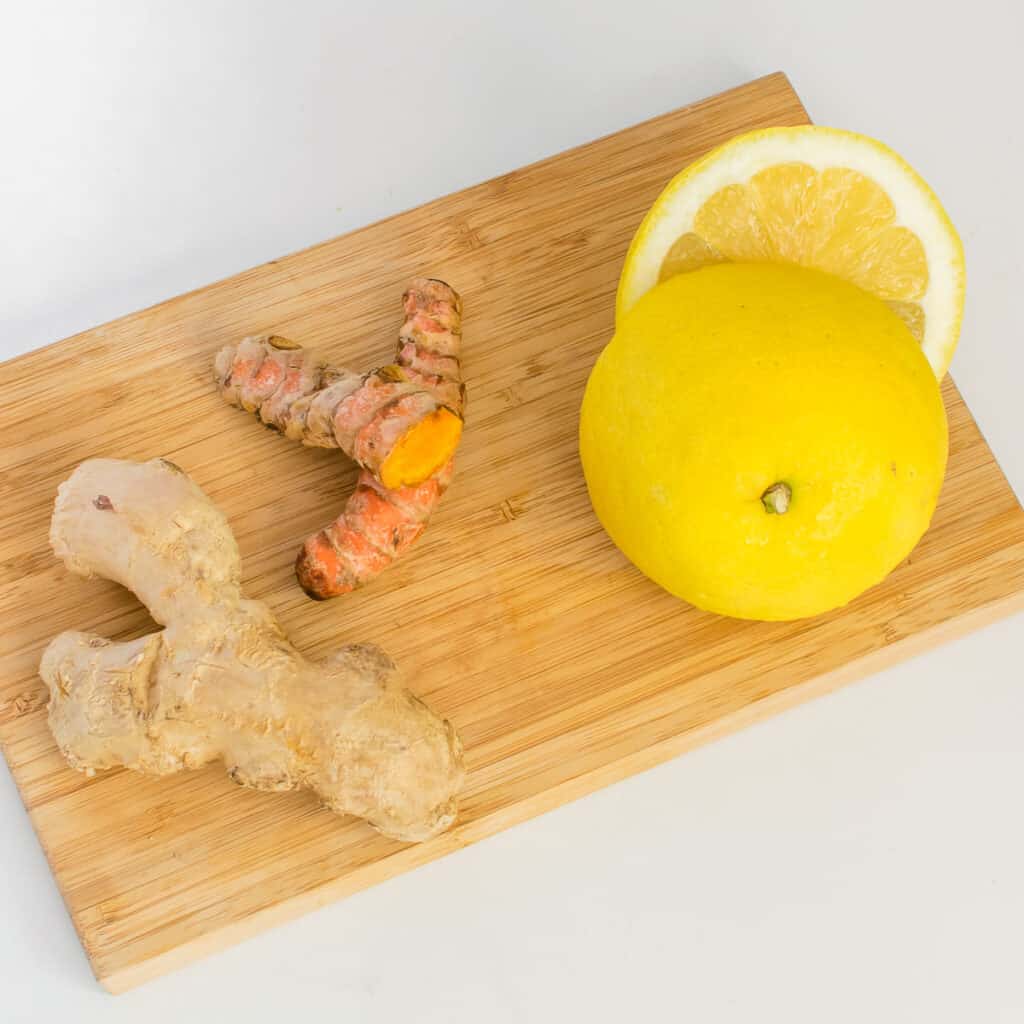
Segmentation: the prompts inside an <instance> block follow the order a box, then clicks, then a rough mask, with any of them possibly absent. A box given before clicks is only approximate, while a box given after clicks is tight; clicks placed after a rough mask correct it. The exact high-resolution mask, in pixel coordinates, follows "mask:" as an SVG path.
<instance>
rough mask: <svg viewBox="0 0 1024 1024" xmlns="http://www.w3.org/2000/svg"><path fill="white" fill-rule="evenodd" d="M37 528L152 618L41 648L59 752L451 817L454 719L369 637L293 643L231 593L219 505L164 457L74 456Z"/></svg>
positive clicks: (396, 830) (455, 773) (91, 761)
mask: <svg viewBox="0 0 1024 1024" xmlns="http://www.w3.org/2000/svg"><path fill="white" fill-rule="evenodd" d="M50 542H51V544H52V546H53V549H54V552H55V553H56V554H57V556H58V557H59V558H61V559H62V560H63V561H64V564H65V565H66V566H67V567H68V569H70V570H71V571H72V572H76V573H78V574H80V575H83V576H101V577H104V578H106V579H110V580H115V581H117V582H118V583H121V584H122V585H123V586H125V587H128V588H129V589H130V590H133V591H134V592H135V593H136V594H137V595H138V596H139V598H140V600H142V602H143V603H144V604H145V605H146V606H147V607H148V608H149V610H150V612H151V613H152V616H153V618H154V619H155V620H156V621H157V622H158V623H160V624H161V625H162V626H163V629H162V630H161V631H160V632H158V633H153V634H150V635H149V636H145V637H141V638H140V639H138V640H132V641H129V642H127V643H113V642H111V641H109V640H106V639H104V638H102V637H99V636H95V635H92V634H87V633H75V632H69V633H62V634H61V635H60V636H58V637H56V638H55V639H54V640H53V641H52V642H51V643H50V645H49V646H48V647H47V648H46V651H45V652H44V654H43V658H42V663H41V665H40V669H39V672H40V675H41V676H42V678H43V680H44V681H45V682H46V685H47V686H48V687H49V690H50V704H49V724H50V729H51V730H52V732H53V735H54V737H55V739H56V741H57V745H58V746H59V747H60V750H61V752H62V753H63V755H64V756H65V758H66V759H67V760H68V762H69V763H70V764H71V765H72V767H74V768H77V769H78V770H80V771H84V772H87V773H88V774H92V773H93V772H94V771H96V770H97V769H104V768H113V767H115V766H120V765H123V766H125V767H127V768H131V769H134V770H136V771H141V772H147V773H150V774H155V775H165V774H169V773H171V772H177V771H180V770H182V769H185V768H199V767H201V766H203V765H206V764H209V763H210V762H213V761H217V760H223V762H224V764H225V766H226V768H227V770H228V773H229V775H230V776H231V778H232V779H234V781H235V782H238V783H240V784H241V785H244V786H251V787H253V788H255V789H262V790H271V791H280V790H290V789H297V788H300V787H308V788H309V789H312V790H313V791H314V792H315V793H316V794H317V796H319V798H320V799H321V800H322V801H323V802H324V803H325V804H326V805H327V806H328V807H329V808H331V810H334V811H336V812H338V813H339V814H354V815H357V816H359V817H361V818H365V819H366V820H367V821H369V822H370V824H372V825H374V826H375V827H376V828H377V829H379V830H380V831H381V832H383V833H384V834H385V835H388V836H391V837H393V838H396V839H401V840H408V841H417V840H422V839H427V838H428V837H430V836H432V835H435V834H436V833H438V832H441V831H443V830H444V829H446V828H447V827H448V826H449V825H450V824H451V823H452V822H453V821H454V819H455V815H456V802H455V794H456V792H457V791H458V789H459V788H460V786H461V783H462V776H463V769H462V748H461V745H460V743H459V740H458V737H457V736H456V734H455V731H454V729H453V728H452V726H451V724H450V723H449V722H447V721H445V720H444V719H442V718H440V717H438V716H437V715H436V714H434V712H432V711H431V710H430V709H429V708H428V707H427V706H426V705H425V704H423V703H422V702H421V701H419V700H418V699H417V698H416V697H414V696H413V695H412V694H411V693H409V692H408V691H407V690H406V689H404V688H403V687H402V685H401V682H400V677H399V675H398V671H397V669H396V668H395V665H394V664H393V663H392V661H391V660H390V659H389V658H388V656H387V655H386V654H385V653H384V652H383V651H381V650H380V649H378V648H376V647H372V646H368V645H361V644H358V645H353V646H349V647H344V648H342V649H341V650H339V651H338V652H337V653H336V654H335V655H334V656H333V657H331V658H328V659H326V660H325V661H321V662H313V661H310V660H308V659H306V658H304V657H303V656H302V655H301V654H300V653H299V652H298V651H297V650H296V649H295V648H294V647H293V646H292V645H291V644H290V643H289V642H288V639H287V637H285V635H284V633H283V632H282V630H281V628H280V626H279V625H278V624H277V622H276V621H275V620H274V616H273V614H272V613H271V611H270V609H269V608H268V607H267V606H266V605H265V604H263V602H261V601H251V600H247V599H245V598H244V597H243V596H242V592H241V585H240V578H241V561H240V558H239V553H238V547H237V545H236V543H235V538H234V536H233V535H232V533H231V530H230V528H229V526H228V523H227V520H226V519H225V518H224V516H223V514H222V513H221V512H220V511H219V510H218V509H217V508H216V506H214V505H213V503H212V502H211V501H210V500H209V499H208V498H207V497H206V495H205V494H203V492H202V491H201V490H200V489H199V488H198V487H197V486H196V484H195V483H193V482H192V480H191V479H190V478H189V477H188V476H186V475H185V473H184V472H183V471H182V470H180V469H178V468H177V467H176V466H174V465H173V464H172V463H170V462H166V461H164V460H162V459H157V460H154V461H152V462H146V463H134V462H125V461H120V460H113V459H93V460H90V461H88V462H84V463H82V465H80V466H79V467H78V468H77V469H76V470H75V472H74V473H73V474H72V475H71V477H70V478H69V479H68V480H66V481H65V482H64V483H63V484H62V485H61V486H60V489H59V491H58V494H57V501H56V506H55V509H54V514H53V520H52V525H51V532H50Z"/></svg>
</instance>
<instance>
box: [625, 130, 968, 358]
mask: <svg viewBox="0 0 1024 1024" xmlns="http://www.w3.org/2000/svg"><path fill="white" fill-rule="evenodd" d="M727 262H735V263H763V262H770V263H796V264H799V265H800V266H804V267H813V268H815V269H818V270H824V271H827V272H828V273H830V274H835V275H836V276H837V277H841V278H844V279H845V280H847V281H850V282H852V283H853V284H856V285H858V286H859V287H861V288H863V289H864V290H865V291H868V292H871V293H872V294H873V295H876V296H878V297H879V298H880V299H883V300H884V301H885V302H886V303H888V304H889V306H890V307H891V308H892V309H893V310H894V311H895V312H896V313H898V314H899V315H900V317H902V318H903V320H904V321H905V322H906V324H907V326H908V327H909V328H910V331H911V333H912V334H913V335H914V337H916V338H917V340H918V341H919V342H920V344H921V347H922V348H923V350H924V354H925V356H926V357H927V358H928V362H929V363H930V364H931V367H932V369H933V370H934V371H935V375H936V376H937V377H940V378H941V377H942V375H943V374H944V373H945V372H946V369H947V367H948V366H949V363H950V360H951V359H952V358H953V352H954V350H955V349H956V343H957V339H958V337H959V334H960V320H961V317H962V313H963V301H964V254H963V246H962V245H961V243H960V238H959V236H958V235H957V233H956V229H955V228H954V227H953V225H952V223H951V222H950V220H949V217H948V216H947V215H946V212H945V210H943V208H942V206H941V204H940V203H939V201H938V199H937V198H936V196H935V193H934V192H932V190H931V189H930V188H929V187H928V185H927V184H926V183H925V182H924V180H923V179H922V178H921V177H920V175H918V174H917V172H916V171H915V170H914V169H913V168H912V167H911V166H910V165H909V164H908V163H907V162H906V161H905V160H903V159H902V158H901V157H899V156H898V155H897V154H896V153H894V152H893V151H892V150H891V149H889V148H888V147H887V146H884V145H882V143H880V142H876V141H875V140H874V139H870V138H867V137H866V136H864V135H857V134H856V133H854V132H847V131H840V130H839V129H836V128H821V127H818V126H810V125H808V126H804V127H800V128H766V129H764V130H762V131H755V132H750V133H748V134H746V135H740V136H738V137H737V138H735V139H732V140H731V141H729V142H727V143H725V144H724V145H722V146H719V147H718V148H717V149H715V150H712V152H710V153H708V154H707V156H705V157H703V158H702V159H700V160H698V161H697V162H696V163H694V164H691V165H690V166H689V167H687V168H686V169H685V170H683V171H681V172H680V173H679V174H677V175H676V177H675V178H673V179H672V181H671V182H669V184H668V187H667V188H666V189H665V191H664V192H662V194H661V195H660V196H659V197H658V199H657V201H656V202H655V203H654V206H652V207H651V209H650V211H649V212H648V214H647V216H646V217H645V218H644V220H643V222H642V223H641V225H640V227H639V229H638V230H637V233H636V235H635V236H634V238H633V242H632V244H631V245H630V247H629V252H628V253H627V254H626V261H625V265H624V266H623V270H622V277H621V278H620V280H619V291H618V298H617V300H616V317H617V319H620V320H621V318H622V317H623V316H624V315H625V314H626V313H627V312H628V311H629V310H630V309H631V308H632V307H633V306H634V305H635V304H636V302H637V300H638V299H639V298H640V297H641V296H642V295H643V294H644V293H645V292H647V291H649V290H650V289H651V288H652V287H654V285H656V284H658V283H659V282H660V281H664V280H666V279H667V278H669V277H673V276H675V275H676V274H682V273H686V272H687V271H690V270H696V269H697V268H698V267H702V266H706V265H707V264H709V263H727Z"/></svg>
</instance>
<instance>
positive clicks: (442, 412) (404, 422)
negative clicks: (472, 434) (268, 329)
mask: <svg viewBox="0 0 1024 1024" xmlns="http://www.w3.org/2000/svg"><path fill="white" fill-rule="evenodd" d="M402 305H403V309H404V312H405V322H404V323H403V325H402V328H401V330H400V331H399V339H398V354H397V356H396V358H395V362H394V363H393V364H390V365H388V366H384V367H381V368H379V369H377V370H372V371H371V372H370V373H368V374H357V373H353V372H352V371H350V370H344V369H339V368H337V367H333V366H330V365H328V364H326V363H324V362H323V361H322V360H321V359H320V358H319V357H318V356H317V354H316V353H315V352H313V351H310V350H308V349H303V348H301V347H300V346H298V345H296V344H295V343H294V342H291V341H288V340H286V339H284V338H281V337H279V336H270V337H263V338H246V339H245V340H244V341H242V342H241V344H239V345H237V346H229V347H227V348H224V349H222V350H221V351H220V352H219V353H218V355H217V358H216V361H215V364H214V374H215V378H216V380H217V382H218V385H219V387H220V390H221V394H222V395H223V397H224V399H225V400H226V401H228V402H230V403H231V404H232V405H237V406H240V407H241V408H243V409H246V410H248V411H250V412H255V413H256V414H257V415H258V416H259V418H260V419H261V420H262V421H263V422H264V423H265V424H267V425H268V426H271V427H274V428H276V429H277V430H280V431H281V432H282V433H283V434H284V435H285V436H286V437H290V438H292V439H294V440H298V441H301V442H302V443H303V444H307V445H313V446H316V447H323V448H340V449H341V450H342V451H343V452H345V454H346V455H348V456H349V457H350V458H352V459H354V460H355V461H356V462H357V463H358V464H359V465H360V466H361V467H362V469H363V471H362V473H361V474H360V477H359V480H358V483H357V484H356V488H355V491H354V492H353V494H352V496H351V497H350V498H349V501H348V504H347V505H346V507H345V510H344V511H343V512H342V514H341V515H340V516H339V517H338V519H337V520H335V522H333V523H332V524H331V525H330V526H328V527H326V528H325V529H323V530H321V531H320V532H319V533H317V534H315V535H314V536H312V537H310V538H309V539H308V540H307V541H306V543H305V544H304V545H303V547H302V550H301V551H300V553H299V557H298V559H297V561H296V574H297V576H298V579H299V583H300V584H301V585H302V587H303V589H304V590H305V591H306V593H307V594H309V596H310V597H313V598H316V599H323V598H327V597H335V596H337V595H338V594H344V593H347V592H348V591H350V590H353V589H354V588H355V587H357V586H360V585H361V584H363V583H365V582H367V581H368V580H370V579H372V578H373V577H375V576H376V575H377V574H378V573H380V572H381V571H382V570H383V569H385V568H386V567H387V566H388V565H390V564H391V562H392V561H394V559H395V558H397V557H398V555H400V554H401V553H402V552H403V551H405V550H406V548H408V547H409V545H410V544H412V543H413V541H415V540H416V538H417V537H419V535H420V534H421V533H422V532H423V529H424V527H425V526H426V523H427V520H428V519H429V518H430V514H431V512H432V511H433V509H434V506H435V505H436V504H437V502H438V501H439V500H440V497H441V495H442V494H443V493H444V491H445V488H446V487H447V486H448V481H449V480H450V479H451V475H452V454H453V453H454V451H455V447H456V445H457V444H458V442H459V437H460V436H461V432H462V410H463V405H464V385H463V383H462V378H461V368H460V364H459V349H460V343H461V330H462V304H461V301H460V299H459V296H458V295H457V294H456V293H455V291H454V290H453V289H452V288H450V287H449V286H448V285H447V284H445V283H444V282H443V281H435V280H431V279H428V278H418V279H416V280H414V281H413V282H412V283H411V285H410V286H409V289H408V290H407V291H406V293H405V294H404V295H403V297H402Z"/></svg>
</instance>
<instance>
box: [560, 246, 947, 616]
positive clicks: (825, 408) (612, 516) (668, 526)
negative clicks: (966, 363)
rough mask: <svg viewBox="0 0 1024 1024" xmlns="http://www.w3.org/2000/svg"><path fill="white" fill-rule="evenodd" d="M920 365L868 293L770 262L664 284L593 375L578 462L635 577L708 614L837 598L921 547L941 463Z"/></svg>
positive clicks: (768, 610)
mask: <svg viewBox="0 0 1024 1024" xmlns="http://www.w3.org/2000/svg"><path fill="white" fill-rule="evenodd" d="M946 453H947V429H946V417H945V412H944V409H943V405H942V398H941V396H940V394H939V388H938V384H937V382H936V380H935V375H934V374H933V372H932V370H931V368H930V367H929V365H928V362H927V360H926V359H925V357H924V355H923V354H922V352H921V349H920V347H919V346H918V344H917V343H916V342H915V340H914V338H913V336H912V335H911V333H910V331H909V330H908V328H907V326H906V325H905V324H904V322H903V321H902V320H901V319H900V318H899V317H898V316H897V315H896V314H895V313H893V312H892V311H891V310H890V309H889V308H888V306H886V305H885V303H884V302H882V301H881V300H880V299H877V298H875V297H874V296H872V295H869V294H868V293H866V292H864V291H861V290H860V289H859V288H857V287H856V286H854V285H852V284H848V283H846V282H844V281H842V280H840V279H839V278H836V277H832V276H830V275H828V274H824V273H821V272H819V271H814V270H806V269H803V268H800V267H796V266H786V265H781V264H767V263H764V264H721V265H717V266H709V267H706V268H704V269H701V270H697V271H694V272H692V273H688V274H681V275H679V276H677V277H673V278H670V279H669V280H667V281H665V282H664V283H663V284H660V285H658V286H657V287H655V288H653V289H652V290H651V291H650V292H648V293H647V294H646V295H645V296H644V297H643V298H642V299H640V301H639V302H638V303H637V305H636V306H635V307H634V309H633V310H632V311H631V312H630V313H629V314H628V315H627V316H626V317H625V319H624V320H623V321H622V323H621V325H620V327H619V330H618V331H617V332H616V334H615V336H614V337H613V338H612V340H611V342H610V343H609V344H608V346H607V347H606V348H605V350H604V351H603V352H602V353H601V356H600V357H599V358H598V360H597V363H596V365H595V366H594V369H593V371H592V373H591V375H590V380H589V382H588V384H587V389H586V394H585V395H584V398H583V409H582V413H581V418H580V455H581V458H582V461H583V470H584V474H585V476H586V480H587V487H588V489H589V491H590V498H591V501H592V502H593V506H594V509H595V511H596V512H597V515H598V518H599V519H600V521H601V523H602V524H603V526H604V528H605V529H606V530H607V531H608V533H609V534H610V535H611V537H612V539H613V540H614V541H615V543H616V544H617V545H618V546H619V547H620V548H621V549H622V551H623V552H624V553H625V554H626V556H627V557H628V558H629V559H630V560H631V561H632V562H634V563H635V564H636V565H637V567H638V568H640V570H641V571H643V572H644V573H646V574H647V575H648V576H650V577H651V579H653V580H655V582H657V583H660V584H661V586H663V587H664V588H665V589H666V590H668V591H670V592H671V593H673V594H675V595H677V596H678V597H681V598H684V599H685V600H687V601H689V602H690V603H692V604H694V605H697V606H698V607H699V608H704V609H707V610H709V611H713V612H719V613H721V614H723V615H731V616H735V617H738V618H748V619H796V618H802V617H804V616H809V615H816V614H818V613H819V612H824V611H827V610H828V609H830V608H836V607H839V606H840V605H844V604H846V603H847V602H848V601H850V600H852V599H853V598H854V597H856V596H857V595H858V594H860V593H861V592H862V591H864V590H866V589H867V588H868V587H870V586H873V585H874V584H876V583H878V582H879V581H881V580H882V579H883V578H884V577H885V576H886V575H887V574H888V573H889V572H890V571H891V570H892V569H893V568H894V567H895V566H896V565H897V564H898V563H899V562H900V561H901V560H902V559H904V558H905V557H906V556H907V554H909V552H910V550H911V549H912V548H913V547H914V545H915V544H916V543H917V541H918V539H919V538H920V537H921V535H922V534H923V533H924V531H925V529H926V528H927V526H928V523H929V521H930V519H931V516H932V512H933V511H934V509H935V503H936V501H937V499H938V495H939V488H940V487H941V484H942V477H943V473H944V472H945V466H946Z"/></svg>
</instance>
